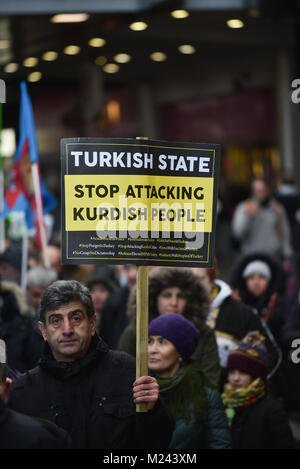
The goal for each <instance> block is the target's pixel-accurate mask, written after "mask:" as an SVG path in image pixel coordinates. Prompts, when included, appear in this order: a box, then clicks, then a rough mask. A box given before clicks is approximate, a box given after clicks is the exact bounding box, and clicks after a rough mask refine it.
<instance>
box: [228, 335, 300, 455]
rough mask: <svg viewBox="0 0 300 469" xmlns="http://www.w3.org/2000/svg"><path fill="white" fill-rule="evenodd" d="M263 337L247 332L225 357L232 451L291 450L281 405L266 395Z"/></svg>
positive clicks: (289, 435) (265, 363)
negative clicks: (226, 358)
mask: <svg viewBox="0 0 300 469" xmlns="http://www.w3.org/2000/svg"><path fill="white" fill-rule="evenodd" d="M264 341H265V338H264V337H263V336H262V335H261V334H260V333H259V332H258V331H252V332H250V333H248V334H247V335H246V336H245V337H244V338H243V339H242V340H241V341H240V342H239V343H238V345H237V347H236V348H235V349H233V350H232V352H231V353H230V354H229V356H228V360H227V370H228V383H227V384H226V385H225V390H224V392H223V394H222V399H223V403H224V406H225V410H226V415H227V419H228V423H229V426H230V429H231V437H232V448H233V449H273V448H274V449H288V448H293V447H294V442H293V436H292V433H291V429H290V427H289V424H288V417H287V415H286V413H285V411H284V409H283V407H282V405H281V402H280V401H278V400H276V399H274V398H273V397H271V396H269V395H268V394H267V389H266V379H267V350H266V347H265V345H264Z"/></svg>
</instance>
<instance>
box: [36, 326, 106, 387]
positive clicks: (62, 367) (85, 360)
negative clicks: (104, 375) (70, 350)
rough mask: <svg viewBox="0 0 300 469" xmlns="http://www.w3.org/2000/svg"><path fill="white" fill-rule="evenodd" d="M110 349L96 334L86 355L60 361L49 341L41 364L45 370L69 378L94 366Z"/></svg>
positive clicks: (56, 375) (45, 346)
mask: <svg viewBox="0 0 300 469" xmlns="http://www.w3.org/2000/svg"><path fill="white" fill-rule="evenodd" d="M108 350H109V349H108V346H107V345H106V343H105V342H104V341H103V340H102V339H101V338H100V337H99V336H98V335H97V334H95V335H94V336H93V337H92V340H91V343H90V346H89V349H88V351H87V353H86V355H85V356H84V357H82V358H79V359H78V360H75V361H73V362H58V361H56V360H55V358H54V357H53V354H52V351H51V349H50V347H49V345H48V343H47V342H45V344H44V349H43V353H42V357H41V359H40V361H39V365H40V367H41V368H42V369H43V370H45V371H46V372H48V373H50V374H52V375H53V376H55V377H56V378H58V379H60V380H67V379H69V378H71V377H73V376H76V375H78V374H79V373H81V372H84V370H87V369H89V368H90V367H92V366H93V365H94V363H95V361H97V360H99V359H101V358H102V357H103V356H104V355H105V354H106V353H107V352H108Z"/></svg>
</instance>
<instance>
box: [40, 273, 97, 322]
mask: <svg viewBox="0 0 300 469" xmlns="http://www.w3.org/2000/svg"><path fill="white" fill-rule="evenodd" d="M72 301H80V302H81V303H82V304H83V306H84V307H85V309H86V312H87V315H88V318H89V319H91V318H92V317H93V315H94V314H95V309H94V305H93V301H92V297H91V294H90V292H89V290H88V288H86V287H85V286H84V285H82V284H81V283H79V282H77V281H76V280H57V281H56V282H53V283H52V284H51V285H50V286H49V287H48V288H46V290H45V292H44V294H43V297H42V301H41V305H40V320H41V321H42V322H45V317H46V312H47V311H55V310H56V309H58V308H60V307H61V306H63V305H66V304H68V303H71V302H72Z"/></svg>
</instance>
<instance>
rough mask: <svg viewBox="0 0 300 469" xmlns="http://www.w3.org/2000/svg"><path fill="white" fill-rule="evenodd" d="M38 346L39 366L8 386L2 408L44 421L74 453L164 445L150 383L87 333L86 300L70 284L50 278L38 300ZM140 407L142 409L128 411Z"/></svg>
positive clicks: (168, 427)
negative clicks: (54, 426) (61, 432)
mask: <svg viewBox="0 0 300 469" xmlns="http://www.w3.org/2000/svg"><path fill="white" fill-rule="evenodd" d="M39 327H40V330H41V333H42V335H43V338H44V340H45V347H44V352H43V355H42V358H41V360H40V363H39V366H38V367H36V368H34V369H33V370H31V371H29V372H28V373H27V374H25V375H24V376H22V377H21V378H19V379H18V380H16V381H15V382H14V383H13V386H12V391H11V395H10V401H9V405H10V407H11V408H13V409H15V410H19V411H22V412H24V413H26V414H29V415H33V416H38V417H41V418H46V419H48V420H52V421H53V422H55V423H56V424H57V425H58V426H60V427H62V428H64V429H65V430H66V431H67V432H68V433H69V434H70V436H71V438H72V441H73V444H74V447H75V448H95V449H118V448H120V449H127V448H149V449H150V448H166V447H167V446H168V444H169V441H170V439H171V435H172V431H173V421H172V420H171V419H170V417H169V414H168V413H167V411H166V410H165V408H164V407H163V405H162V404H161V402H160V401H159V399H158V391H159V388H158V384H157V382H156V380H155V378H153V377H150V376H142V377H140V378H139V379H138V380H136V381H135V360H134V359H132V358H131V357H130V356H129V355H127V354H125V353H122V352H116V351H112V350H109V349H108V347H107V346H106V344H105V343H104V342H103V341H102V339H101V338H99V337H98V336H97V334H96V333H95V328H96V315H95V311H94V307H93V302H92V299H91V295H90V293H89V291H88V289H87V288H86V287H84V286H83V285H81V284H80V283H79V282H76V281H75V280H68V281H64V280H61V281H57V282H54V283H53V284H52V285H50V286H49V287H48V288H47V289H46V291H45V293H44V295H43V298H42V302H41V308H40V322H39ZM140 402H145V403H147V406H148V412H146V413H136V411H135V406H134V403H140Z"/></svg>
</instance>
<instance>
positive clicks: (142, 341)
mask: <svg viewBox="0 0 300 469" xmlns="http://www.w3.org/2000/svg"><path fill="white" fill-rule="evenodd" d="M137 140H148V137H137ZM148 296H149V288H148V266H144V265H138V266H137V277H136V378H137V379H138V378H140V377H141V376H146V375H148V323H149V312H148V308H149V299H148ZM136 411H137V412H147V404H144V403H138V404H136Z"/></svg>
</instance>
